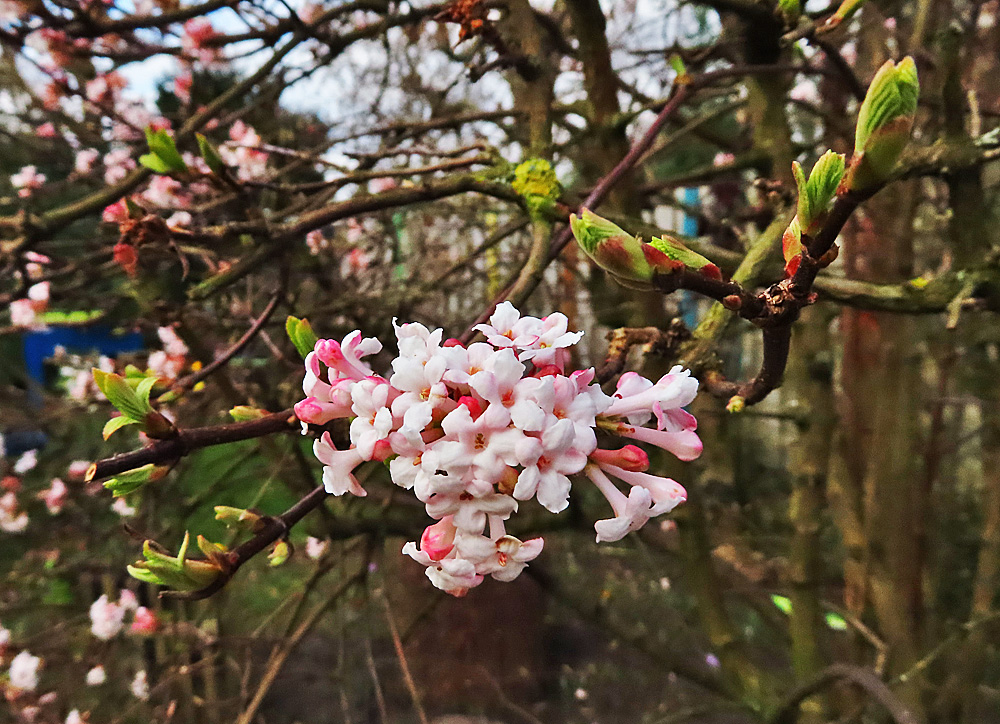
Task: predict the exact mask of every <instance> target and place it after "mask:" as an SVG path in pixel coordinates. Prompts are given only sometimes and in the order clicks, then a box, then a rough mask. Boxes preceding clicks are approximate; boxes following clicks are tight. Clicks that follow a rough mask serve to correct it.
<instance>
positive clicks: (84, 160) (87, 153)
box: [73, 148, 101, 175]
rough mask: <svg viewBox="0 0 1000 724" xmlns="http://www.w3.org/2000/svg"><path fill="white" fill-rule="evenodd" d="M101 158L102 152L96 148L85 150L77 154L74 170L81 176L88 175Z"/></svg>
mask: <svg viewBox="0 0 1000 724" xmlns="http://www.w3.org/2000/svg"><path fill="white" fill-rule="evenodd" d="M100 157H101V152H100V151H98V150H97V149H96V148H84V149H81V150H79V151H77V152H76V158H75V159H74V161H73V170H74V171H76V172H77V173H78V174H80V175H86V174H88V173H90V172H91V171H93V170H94V165H95V164H96V163H97V159H99V158H100Z"/></svg>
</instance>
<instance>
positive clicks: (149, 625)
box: [129, 606, 160, 635]
mask: <svg viewBox="0 0 1000 724" xmlns="http://www.w3.org/2000/svg"><path fill="white" fill-rule="evenodd" d="M159 625H160V622H159V620H157V618H156V614H155V613H153V612H152V611H150V610H149V609H148V608H146V607H145V606H139V608H137V609H136V610H135V620H133V621H132V626H131V628H130V629H129V630H130V631H131V632H132V633H134V634H142V635H148V634H151V633H155V632H156V629H157V628H159Z"/></svg>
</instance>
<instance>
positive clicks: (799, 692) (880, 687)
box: [771, 664, 918, 724]
mask: <svg viewBox="0 0 1000 724" xmlns="http://www.w3.org/2000/svg"><path fill="white" fill-rule="evenodd" d="M845 680H846V681H849V682H851V683H852V684H854V685H856V686H857V687H859V688H860V689H862V690H863V691H864V692H865V693H866V694H868V696H869V697H871V698H872V699H874V700H875V701H876V702H878V703H879V704H881V705H882V706H883V708H885V710H886V711H887V712H888V713H889V716H890V717H891V718H892V720H893V722H895V724H918V722H917V718H916V717H915V716H914V715H913V713H912V712H911V711H910V710H909V709H907V708H906V707H905V706H904V705H903V703H902V702H901V701H900V700H899V699H897V698H896V696H895V695H894V694H893V693H892V692H891V691H890V690H889V687H887V686H886V685H885V683H884V682H883V681H882V680H881V679H879V678H878V677H877V676H875V674H873V673H872V672H871V671H869V670H868V669H862V668H861V667H859V666H850V665H848V664H833V665H832V666H829V667H827V668H826V669H824V670H823V671H821V672H820V673H819V674H818V675H817V676H816V678H815V679H813V680H812V681H809V682H806V683H805V684H803V685H802V686H799V687H798V688H796V689H794V690H793V691H792V693H791V694H790V695H789V696H788V698H787V699H786V700H785V702H784V703H783V704H782V705H781V706H780V707H779V708H778V711H777V712H776V713H775V715H774V716H773V717H772V718H771V724H795V723H796V722H797V721H798V718H799V706H800V705H801V704H802V702H803V701H805V700H806V699H808V698H809V697H810V696H812V695H813V694H816V693H817V692H819V691H821V690H823V689H825V688H827V687H828V686H830V685H831V684H836V683H837V682H840V681H845Z"/></svg>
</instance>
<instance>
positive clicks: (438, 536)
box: [295, 302, 701, 595]
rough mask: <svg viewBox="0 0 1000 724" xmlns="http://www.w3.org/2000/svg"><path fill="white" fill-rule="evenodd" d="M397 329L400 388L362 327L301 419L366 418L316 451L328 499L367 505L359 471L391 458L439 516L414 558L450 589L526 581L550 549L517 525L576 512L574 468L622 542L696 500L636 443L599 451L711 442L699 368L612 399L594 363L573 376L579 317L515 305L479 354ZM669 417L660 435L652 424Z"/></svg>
mask: <svg viewBox="0 0 1000 724" xmlns="http://www.w3.org/2000/svg"><path fill="white" fill-rule="evenodd" d="M394 327H395V330H396V340H397V345H398V349H399V354H398V356H397V357H396V358H395V359H394V360H393V361H392V374H391V375H390V376H389V378H388V379H386V378H384V377H381V376H379V375H377V374H376V373H375V372H373V370H372V369H371V367H370V366H369V365H368V364H367V363H365V362H364V361H362V358H363V357H366V356H368V355H371V354H375V353H378V352H380V351H381V349H382V345H381V344H380V343H379V342H378V340H375V339H370V338H369V339H364V338H362V335H361V333H360V332H357V331H356V332H352V333H351V334H349V335H348V336H347V337H346V338H344V340H343V342H340V343H338V342H336V341H333V340H319V341H318V342H317V343H316V345H315V348H314V350H313V351H312V352H311V353H310V354H309V355H308V356H307V357H306V362H305V366H306V376H305V380H304V381H303V391H304V392H305V394H306V398H305V399H304V400H302V401H300V402H299V403H298V404H297V405H296V406H295V412H296V414H297V415H298V417H299V419H300V420H301V421H302V422H303V423H304V425H309V424H311V425H324V424H326V423H328V422H330V421H331V420H334V419H337V418H349V419H351V424H350V441H351V445H350V447H349V448H348V449H346V450H340V449H337V447H336V446H335V445H334V442H333V440H332V438H331V436H330V434H329V433H328V432H327V433H323V435H322V436H321V437H320V439H318V440H317V441H316V442H315V444H314V447H313V449H314V452H315V454H316V457H317V458H318V459H319V460H320V462H322V463H323V465H324V470H323V482H324V485H325V487H326V490H327V492H329V493H331V494H333V495H343V494H344V493H348V492H349V493H352V494H354V495H357V496H364V495H365V494H366V492H365V490H364V489H363V488H362V487H361V485H360V483H359V482H358V480H357V478H355V476H354V474H353V471H354V469H355V468H356V467H357V466H359V465H361V464H362V463H364V462H366V461H388V465H389V471H390V474H391V477H392V480H393V482H394V483H395V484H396V485H399V486H400V487H402V488H405V489H407V490H413V493H414V495H415V496H416V497H417V498H418V499H419V500H420V501H421V502H422V503H424V505H425V508H426V510H427V513H428V515H430V516H431V517H432V518H434V519H435V520H436V521H437V522H436V523H434V524H433V525H431V526H429V527H428V528H427V529H426V530H425V531H424V534H423V535H422V536H421V539H420V541H419V543H417V542H410V543H407V544H406V545H405V546H404V548H403V552H404V553H406V554H407V555H409V556H410V557H412V558H413V559H414V560H416V561H418V562H419V563H422V564H423V565H424V566H426V568H427V577H428V578H429V579H430V580H431V582H432V583H433V584H434V585H435V586H437V587H438V588H440V589H442V590H444V591H447V592H448V593H451V594H453V595H463V594H465V593H466V592H467V591H468V590H469V589H470V588H472V587H474V586H477V585H479V584H480V583H481V582H482V580H483V578H484V577H485V576H487V575H489V576H492V577H493V578H496V579H498V580H502V581H509V580H512V579H514V578H516V577H517V576H518V575H519V574H520V572H521V571H522V570H523V569H524V567H525V566H526V565H527V563H528V562H529V561H531V560H532V559H534V558H535V557H536V556H537V555H538V554H539V553H540V552H541V550H542V544H543V542H542V540H541V539H540V538H535V539H532V540H528V541H520V540H518V539H517V538H514V537H513V536H510V535H508V534H507V532H506V530H505V521H507V520H508V519H509V518H510V516H511V515H512V514H513V513H514V512H516V511H517V508H518V502H519V501H526V500H530V499H532V498H534V499H535V500H537V501H538V502H539V503H540V504H541V505H542V506H544V507H545V508H547V509H548V510H550V511H552V512H553V513H558V512H560V511H562V510H564V509H565V508H566V507H567V506H568V505H569V493H570V487H571V484H570V476H572V475H576V474H578V473H585V474H586V475H587V476H588V477H590V478H591V479H592V480H593V481H594V483H595V484H596V485H597V487H598V488H599V489H600V490H601V491H602V492H603V493H604V495H605V496H606V497H607V499H608V501H609V502H610V504H611V506H612V509H613V510H614V513H615V517H614V518H613V519H611V520H606V521H599V522H598V523H597V526H596V529H597V532H598V540H618V539H620V538H622V537H623V536H625V535H626V534H627V533H628V532H629V531H631V530H636V529H637V528H639V527H641V526H642V525H643V524H644V523H645V522H646V521H647V520H648V519H649V518H650V517H652V516H655V515H659V514H660V513H664V512H666V511H668V510H671V509H672V508H673V507H674V506H676V505H677V504H678V503H680V502H682V501H683V500H684V498H685V492H684V489H683V488H682V487H681V486H680V485H679V484H677V483H676V482H674V481H673V480H669V479H667V478H662V477H658V476H655V475H651V474H649V473H647V472H646V470H647V468H648V467H649V459H648V457H647V456H646V454H645V453H644V452H643V451H642V450H641V449H640V448H638V447H636V446H635V445H626V446H625V447H624V448H622V449H620V450H600V449H598V447H597V435H596V428H597V427H601V428H602V429H604V430H606V431H608V432H611V433H612V434H615V435H618V436H620V437H628V438H632V439H636V440H640V441H643V442H648V443H651V444H653V445H657V446H659V447H663V448H665V449H667V450H670V451H671V452H673V453H674V454H676V455H677V456H678V457H680V458H681V459H683V460H690V459H693V458H694V457H696V456H697V455H698V454H699V453H700V452H701V442H700V440H698V436H697V434H696V433H695V432H694V429H695V426H696V422H695V420H694V417H692V416H691V415H690V414H688V413H687V412H685V411H684V410H683V409H681V408H682V407H683V406H684V405H687V404H689V403H690V402H691V401H692V400H693V399H694V396H695V394H696V393H697V390H698V382H697V381H696V380H695V379H694V378H692V377H691V376H690V374H689V373H688V372H687V371H685V370H681V369H680V368H679V367H676V368H674V369H673V370H671V372H670V373H668V374H667V375H664V377H663V378H661V379H660V381H659V382H657V383H655V384H654V383H652V382H650V381H649V380H646V379H645V378H643V377H641V376H639V375H637V374H635V373H628V374H626V375H624V376H623V377H622V378H621V380H620V381H619V384H618V389H617V391H616V393H615V394H614V396H611V397H609V396H608V395H606V394H605V393H604V392H603V391H602V390H601V388H600V387H599V386H598V385H597V384H596V383H594V370H593V369H587V370H578V371H574V372H570V373H569V374H567V372H566V365H567V363H568V362H569V348H570V347H571V346H573V345H574V344H576V343H577V342H578V341H579V340H580V337H581V336H582V334H583V333H582V332H569V331H567V319H566V317H565V315H563V314H559V313H556V314H551V315H549V316H547V317H545V318H543V319H537V318H535V317H522V316H521V315H520V313H519V312H518V311H517V309H516V308H515V307H514V306H513V305H512V304H510V303H508V302H505V303H503V304H501V305H499V306H498V307H497V309H496V312H495V313H494V314H493V316H492V317H491V318H490V321H489V324H483V325H479V326H478V327H477V328H476V329H477V330H478V331H480V332H482V333H483V335H484V336H485V337H486V340H487V341H486V342H477V343H474V344H471V345H469V346H468V347H465V346H463V345H461V344H460V343H458V342H457V341H455V340H447V341H444V340H442V337H443V333H442V331H441V330H440V329H437V330H433V331H431V330H428V329H427V328H426V327H424V326H423V325H421V324H417V323H411V324H403V325H395V322H394ZM654 418H655V420H656V423H657V424H656V427H655V428H647V427H644V425H646V424H647V423H648V422H650V421H651V420H653V419H654ZM609 475H611V476H613V477H615V478H617V479H618V480H620V481H622V482H624V483H627V484H628V485H629V486H631V492H630V493H629V494H628V495H626V494H624V493H622V492H621V491H620V490H619V489H618V488H617V487H616V485H615V484H614V483H612V482H611V479H610V478H609V477H608V476H609Z"/></svg>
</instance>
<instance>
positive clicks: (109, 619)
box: [90, 595, 125, 641]
mask: <svg viewBox="0 0 1000 724" xmlns="http://www.w3.org/2000/svg"><path fill="white" fill-rule="evenodd" d="M124 625H125V607H124V606H119V605H118V604H117V603H111V601H109V600H108V597H107V595H103V596H101V597H100V598H98V599H97V600H96V601H94V602H93V603H92V604H90V632H91V633H92V634H94V636H96V637H97V638H99V639H100V640H101V641H110V640H111V639H113V638H114V637H115V636H117V635H118V634H119V633H120V632H121V630H122V628H123V627H124Z"/></svg>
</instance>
